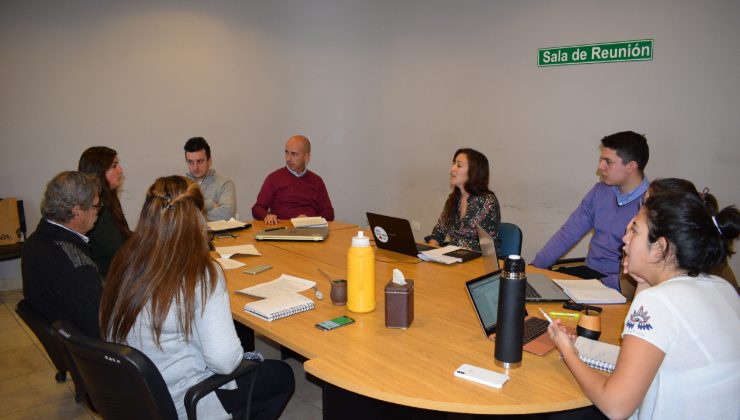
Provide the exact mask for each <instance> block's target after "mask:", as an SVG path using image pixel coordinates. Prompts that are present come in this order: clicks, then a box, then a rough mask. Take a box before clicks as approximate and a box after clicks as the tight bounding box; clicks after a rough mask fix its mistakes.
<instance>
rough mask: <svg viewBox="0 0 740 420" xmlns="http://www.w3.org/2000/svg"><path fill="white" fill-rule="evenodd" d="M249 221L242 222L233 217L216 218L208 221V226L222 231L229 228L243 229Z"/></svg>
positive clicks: (216, 230) (213, 229) (215, 230)
mask: <svg viewBox="0 0 740 420" xmlns="http://www.w3.org/2000/svg"><path fill="white" fill-rule="evenodd" d="M248 224H249V223H244V222H240V221H238V220H236V219H234V218H233V217H232V218H231V219H229V220H214V221H212V222H208V228H209V229H210V230H212V231H214V232H220V231H224V230H229V229H242V228H244V227H246V226H247V225H248Z"/></svg>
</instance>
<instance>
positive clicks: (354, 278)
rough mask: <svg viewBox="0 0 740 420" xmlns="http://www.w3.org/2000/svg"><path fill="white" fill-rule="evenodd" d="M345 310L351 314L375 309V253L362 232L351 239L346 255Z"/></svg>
mask: <svg viewBox="0 0 740 420" xmlns="http://www.w3.org/2000/svg"><path fill="white" fill-rule="evenodd" d="M347 309H349V310H350V311H352V312H370V311H372V310H374V309H375V251H373V248H372V247H371V246H370V239H369V238H368V237H367V236H364V235H363V233H362V231H359V232H357V236H355V237H353V238H352V246H351V247H350V249H349V252H348V253H347Z"/></svg>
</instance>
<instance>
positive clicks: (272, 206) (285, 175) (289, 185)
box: [252, 167, 334, 220]
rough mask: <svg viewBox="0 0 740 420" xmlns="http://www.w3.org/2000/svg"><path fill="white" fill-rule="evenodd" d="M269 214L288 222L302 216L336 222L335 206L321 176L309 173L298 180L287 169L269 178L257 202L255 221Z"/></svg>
mask: <svg viewBox="0 0 740 420" xmlns="http://www.w3.org/2000/svg"><path fill="white" fill-rule="evenodd" d="M268 214H274V215H276V216H277V217H278V219H284V220H287V219H290V218H293V217H298V216H300V215H302V214H304V215H306V216H321V217H323V218H325V219H326V220H334V207H332V205H331V200H330V199H329V193H328V192H327V191H326V186H325V185H324V181H323V180H322V179H321V177H320V176H318V175H316V174H315V173H313V172H311V171H306V173H305V174H304V175H303V176H302V177H297V176H295V175H293V174H291V173H290V171H288V168H286V167H283V168H280V169H278V170H277V171H275V172H273V173H271V174H270V175H268V176H267V178H265V182H264V184H262V189H261V190H260V193H259V194H258V195H257V202H256V203H254V206H252V216H253V217H254V218H255V219H257V220H264V218H265V216H267V215H268Z"/></svg>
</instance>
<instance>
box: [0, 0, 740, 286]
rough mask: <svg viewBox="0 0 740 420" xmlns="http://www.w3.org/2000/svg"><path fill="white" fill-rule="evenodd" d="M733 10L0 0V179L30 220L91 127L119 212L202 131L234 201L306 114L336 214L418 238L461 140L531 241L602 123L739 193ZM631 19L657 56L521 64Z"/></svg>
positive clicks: (715, 6)
mask: <svg viewBox="0 0 740 420" xmlns="http://www.w3.org/2000/svg"><path fill="white" fill-rule="evenodd" d="M737 16H740V3H738V2H737V1H705V2H694V1H669V0H659V1H651V2H643V1H624V2H616V3H615V2H593V1H558V2H551V1H495V2H492V1H484V0H481V1H470V0H467V1H465V0H464V1H455V2H452V1H421V0H420V1H411V0H396V1H367V0H366V1H359V0H355V1H352V0H350V1H347V0H312V1H305V0H293V1H269V2H265V1H247V0H243V1H241V0H240V1H220V2H202V1H177V2H176V1H160V2H150V1H141V0H138V1H127V2H110V1H109V2H86V1H46V2H41V1H10V0H6V1H3V2H2V3H0V56H1V57H2V62H3V65H2V71H0V92H1V93H2V95H0V142H2V149H1V150H2V155H0V179H2V182H0V196H11V195H13V196H17V197H20V198H23V199H25V200H26V212H27V216H28V220H29V225H30V226H31V228H33V227H35V225H36V223H37V222H38V220H39V212H38V207H39V202H40V195H41V193H42V191H43V188H44V185H45V183H46V182H47V181H48V180H49V179H50V178H51V177H52V176H53V175H54V174H56V173H58V172H59V171H62V170H65V169H74V168H76V165H77V160H78V158H79V155H80V154H81V152H82V151H83V150H84V149H85V148H87V147H88V146H92V145H106V146H109V147H113V148H114V149H116V150H118V152H119V156H120V158H121V162H122V164H123V166H124V169H125V174H126V181H125V190H124V192H123V194H122V197H121V199H122V202H123V205H124V210H125V211H126V214H127V217H128V220H129V222H130V224H131V225H132V227H133V226H135V224H136V221H137V218H138V211H139V209H140V206H141V204H142V203H143V194H144V191H145V189H146V188H147V187H148V186H149V185H150V184H151V183H152V181H153V180H154V179H155V178H156V177H157V176H161V175H167V174H172V173H183V172H184V171H185V163H184V158H183V153H182V146H183V144H184V142H185V140H186V139H187V138H189V137H191V136H196V135H200V136H204V137H206V138H207V139H208V141H209V142H210V143H211V145H212V147H213V160H214V165H215V168H216V169H217V170H218V171H219V172H221V173H223V174H226V175H228V176H230V177H232V178H233V179H234V180H235V181H236V184H237V188H238V191H237V193H238V204H239V214H240V215H241V217H242V218H246V219H249V218H251V214H250V207H251V205H252V204H253V201H254V198H255V197H256V194H257V192H258V190H259V187H260V185H261V183H262V180H263V179H264V176H265V175H266V174H267V173H269V172H270V171H271V170H274V169H276V168H277V167H279V166H280V165H281V164H282V159H283V156H282V154H283V152H282V148H283V143H284V141H285V140H286V139H287V138H288V137H289V136H291V135H292V134H295V133H303V134H305V135H307V136H309V137H310V138H311V140H312V142H313V157H312V161H311V165H310V167H311V169H312V170H314V171H316V172H317V173H319V174H320V175H321V176H323V177H324V180H325V181H326V184H327V186H328V188H329V191H330V194H331V196H332V199H333V201H334V205H335V208H336V214H337V217H338V219H341V220H346V221H350V222H355V223H359V224H362V225H365V224H366V221H365V218H364V212H365V211H368V210H371V211H376V212H381V213H386V214H392V215H397V216H401V217H406V218H409V219H413V220H417V221H419V222H421V228H422V231H421V232H420V233H419V237H421V236H423V235H424V234H427V233H428V232H429V231H430V230H431V228H432V227H433V225H434V223H435V222H436V219H437V217H438V216H439V213H440V211H441V208H442V205H443V203H444V199H445V197H446V195H447V194H448V192H449V186H448V177H449V176H448V170H449V165H450V161H451V158H452V153H453V152H454V150H455V149H457V148H458V147H461V146H467V147H473V148H476V149H479V150H480V151H482V152H484V153H485V154H486V155H487V156H488V157H489V159H490V160H491V162H492V184H491V187H492V188H493V190H494V191H495V192H496V194H497V195H498V198H499V201H500V202H501V205H502V212H503V219H504V220H505V221H509V222H514V223H517V224H519V225H520V226H521V227H522V229H523V231H524V238H525V241H524V250H523V255H524V257H525V258H526V259H527V260H531V259H532V258H533V256H534V254H535V253H536V251H537V250H538V249H539V248H540V246H541V245H542V244H543V243H544V242H545V241H546V240H547V239H548V238H549V237H550V235H552V233H553V232H554V231H555V230H556V229H557V228H558V227H559V226H560V225H561V224H562V222H563V221H564V220H565V219H566V218H567V216H568V215H569V214H570V212H571V211H572V210H573V209H574V208H575V206H576V205H577V204H578V202H579V201H580V200H581V198H582V197H583V195H584V194H585V193H586V191H587V190H588V189H589V188H590V186H591V185H593V184H594V183H595V182H597V178H596V176H595V171H596V164H597V158H598V147H597V145H598V142H599V139H600V138H601V137H603V136H604V135H606V134H610V133H613V132H616V131H622V130H628V129H629V130H635V131H637V132H640V133H644V134H646V135H647V138H648V141H649V144H650V147H651V160H650V163H649V164H648V167H647V174H648V176H649V177H650V178H656V177H667V176H676V177H683V178H688V179H690V180H692V181H694V182H695V183H696V184H697V186H699V187H700V188H701V187H704V186H709V187H711V189H712V191H713V192H715V193H716V195H717V196H718V198H719V200H720V203H721V204H722V205H729V204H736V203H740V188H738V184H739V183H740V172H738V169H737V162H738V161H739V160H740V142H739V141H738V135H739V133H740V119H738V118H737V113H738V109H740V77H738V69H739V68H740V49H739V48H738V45H740V44H739V43H740V26H738V25H737ZM642 38H652V39H655V57H654V60H652V61H648V62H632V63H613V64H593V65H579V66H564V67H551V68H538V67H537V65H536V56H537V49H538V48H542V47H551V46H561V45H575V44H583V43H595V42H606V41H620V40H631V39H642ZM585 245H586V241H582V243H581V244H580V245H579V246H578V247H577V248H576V249H575V250H574V251H573V252H572V253H571V254H573V255H584V254H585V249H586V248H585ZM13 264H16V265H17V262H16V263H13ZM11 265H12V264H11ZM733 267H734V270H735V271H736V272H737V271H738V270H740V263H739V262H738V259H737V258H736V259H735V261H734V263H733ZM14 270H17V268H16V267H15V266H13V267H9V266H8V264H7V263H5V264H4V265H0V278H3V276H5V277H8V276H13V275H12V274H7V273H12V272H13V271H14ZM3 273H6V274H3Z"/></svg>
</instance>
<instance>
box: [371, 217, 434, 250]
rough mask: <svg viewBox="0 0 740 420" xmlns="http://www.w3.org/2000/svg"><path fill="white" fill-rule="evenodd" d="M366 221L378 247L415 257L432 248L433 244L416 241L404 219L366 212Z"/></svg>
mask: <svg viewBox="0 0 740 420" xmlns="http://www.w3.org/2000/svg"><path fill="white" fill-rule="evenodd" d="M367 221H368V223H370V231H371V232H372V233H373V238H374V239H375V245H377V246H378V248H380V249H385V250H387V251H393V252H398V253H401V254H406V255H410V256H412V257H416V256H417V255H419V253H420V252H421V251H428V250H430V249H434V247H433V246H429V245H424V244H417V243H416V241H415V240H414V233H413V232H412V231H411V224H410V223H409V221H408V220H406V219H401V218H399V217H391V216H384V215H382V214H377V213H370V212H368V213H367Z"/></svg>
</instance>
